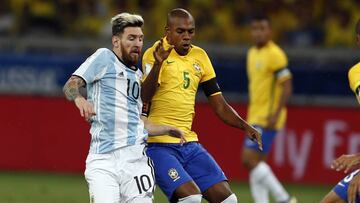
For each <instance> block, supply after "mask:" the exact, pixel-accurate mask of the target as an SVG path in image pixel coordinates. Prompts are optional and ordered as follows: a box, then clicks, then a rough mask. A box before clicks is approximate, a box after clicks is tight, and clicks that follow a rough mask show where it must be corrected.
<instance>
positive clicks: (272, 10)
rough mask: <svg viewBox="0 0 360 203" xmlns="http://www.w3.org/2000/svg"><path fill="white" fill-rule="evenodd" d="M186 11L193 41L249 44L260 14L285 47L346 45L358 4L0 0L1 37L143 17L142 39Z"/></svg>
mask: <svg viewBox="0 0 360 203" xmlns="http://www.w3.org/2000/svg"><path fill="white" fill-rule="evenodd" d="M176 7H182V8H186V9H188V10H189V11H190V12H191V13H192V14H193V16H194V18H195V20H196V41H205V42H214V43H226V44H249V43H250V41H251V39H250V35H249V31H248V28H249V24H248V22H249V19H250V18H251V16H253V15H254V14H255V13H259V12H265V13H266V14H267V15H268V16H269V18H270V19H271V23H272V26H273V36H274V39H275V40H276V41H278V42H280V43H284V44H288V45H290V46H325V47H351V46H353V45H354V39H355V37H354V36H355V34H354V25H355V22H356V20H357V19H358V18H359V17H360V12H357V11H359V10H360V0H341V1H338V0H313V1H302V0H227V1H224V0H118V1H116V0H76V1H74V0H5V1H0V36H19V37H21V36H24V35H38V36H45V35H46V36H47V35H50V36H61V37H70V38H71V37H87V38H88V37H90V38H91V37H107V36H110V34H111V31H110V28H111V26H110V18H111V17H112V16H114V15H115V14H117V13H120V12H124V11H127V12H131V13H138V14H140V15H142V16H143V17H144V19H145V27H144V33H145V36H146V38H147V39H157V38H159V37H161V36H162V35H163V33H164V25H165V22H166V14H167V12H168V11H169V10H170V9H172V8H176Z"/></svg>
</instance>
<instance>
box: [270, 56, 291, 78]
mask: <svg viewBox="0 0 360 203" xmlns="http://www.w3.org/2000/svg"><path fill="white" fill-rule="evenodd" d="M270 64H271V66H270V68H271V71H272V72H274V74H275V77H276V80H277V82H280V83H281V82H283V81H285V80H288V79H290V78H291V77H292V75H291V72H290V70H289V69H288V67H287V65H288V60H287V57H286V54H285V53H284V51H282V50H281V49H275V50H274V51H273V53H272V54H271V63H270Z"/></svg>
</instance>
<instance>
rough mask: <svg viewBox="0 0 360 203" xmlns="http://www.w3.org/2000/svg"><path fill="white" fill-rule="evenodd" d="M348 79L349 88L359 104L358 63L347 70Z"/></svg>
mask: <svg viewBox="0 0 360 203" xmlns="http://www.w3.org/2000/svg"><path fill="white" fill-rule="evenodd" d="M348 78H349V85H350V88H351V90H352V91H353V92H354V93H355V95H356V98H357V100H358V102H359V104H360V63H358V64H356V65H355V66H353V67H352V68H351V69H350V70H349V73H348Z"/></svg>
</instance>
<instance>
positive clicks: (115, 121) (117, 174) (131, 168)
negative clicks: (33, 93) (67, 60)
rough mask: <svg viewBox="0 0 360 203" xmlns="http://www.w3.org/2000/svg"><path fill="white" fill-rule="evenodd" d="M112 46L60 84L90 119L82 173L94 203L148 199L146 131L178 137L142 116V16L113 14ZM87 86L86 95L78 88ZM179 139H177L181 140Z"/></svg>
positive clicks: (150, 183)
mask: <svg viewBox="0 0 360 203" xmlns="http://www.w3.org/2000/svg"><path fill="white" fill-rule="evenodd" d="M111 24H112V45H113V49H112V50H109V49H107V48H100V49H98V50H97V51H96V52H95V53H94V54H92V55H91V56H90V57H89V58H88V59H87V60H86V61H85V62H84V63H83V64H82V65H81V66H80V67H79V68H78V69H77V70H76V71H75V72H74V73H73V75H72V76H71V77H70V79H69V80H68V81H67V82H66V84H65V86H64V93H65V95H66V97H67V99H68V100H70V101H74V103H75V105H76V107H77V108H78V109H79V110H80V114H81V116H82V117H84V118H85V119H86V120H87V121H89V122H90V123H91V129H90V134H91V144H90V150H89V154H88V157H87V159H86V170H85V178H86V181H87V183H88V186H89V193H90V200H91V202H96V203H116V202H118V203H120V202H132V203H148V202H152V198H153V190H154V172H153V166H152V162H151V160H150V159H149V158H148V157H147V156H146V154H145V153H144V150H145V139H146V137H147V134H148V133H149V134H154V135H155V134H164V133H169V134H170V135H172V136H181V133H182V132H181V131H180V130H178V129H177V128H174V127H170V126H165V125H164V126H158V125H155V124H152V123H149V122H148V121H145V128H146V129H147V130H148V133H147V132H146V130H144V123H143V122H142V120H141V118H140V117H141V110H142V100H141V98H140V81H141V77H142V73H141V71H140V70H139V69H138V68H137V67H136V66H135V64H136V63H137V62H138V59H139V57H140V55H141V49H142V46H143V36H144V35H143V33H142V25H143V19H142V17H141V16H139V15H132V14H128V13H121V14H119V15H116V16H115V17H113V18H112V21H111ZM85 86H86V88H87V95H88V96H87V99H85V98H84V97H83V96H82V95H81V94H80V93H79V88H80V87H85ZM180 140H181V139H180Z"/></svg>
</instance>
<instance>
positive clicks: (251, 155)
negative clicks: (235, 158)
mask: <svg viewBox="0 0 360 203" xmlns="http://www.w3.org/2000/svg"><path fill="white" fill-rule="evenodd" d="M241 161H242V164H243V165H244V166H245V167H246V168H247V169H249V170H251V169H253V168H255V167H256V165H257V164H258V163H259V162H260V161H261V156H260V155H259V154H258V153H257V152H255V151H253V150H244V151H243V153H242V155H241Z"/></svg>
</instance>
